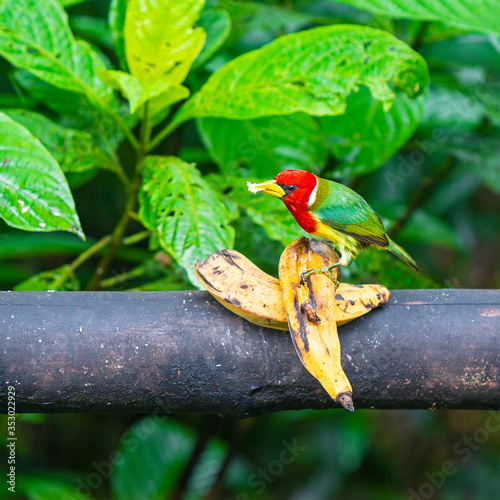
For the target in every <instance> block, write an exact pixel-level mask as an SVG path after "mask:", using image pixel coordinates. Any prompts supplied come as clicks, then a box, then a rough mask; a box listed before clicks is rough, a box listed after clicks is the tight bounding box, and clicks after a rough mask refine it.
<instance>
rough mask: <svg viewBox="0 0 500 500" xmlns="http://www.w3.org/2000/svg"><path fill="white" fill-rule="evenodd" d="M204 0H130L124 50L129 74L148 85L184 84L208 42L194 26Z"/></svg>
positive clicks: (126, 18)
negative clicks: (159, 0) (192, 65)
mask: <svg viewBox="0 0 500 500" xmlns="http://www.w3.org/2000/svg"><path fill="white" fill-rule="evenodd" d="M204 3H205V0H185V1H183V2H180V1H179V0H163V1H161V2H158V1H157V0H130V1H129V3H128V6H127V13H126V17H125V29H124V33H125V51H126V55H127V63H128V67H129V69H130V73H131V74H132V75H133V76H135V77H136V78H137V79H138V80H139V81H140V82H141V83H143V84H145V86H152V85H161V84H164V83H177V84H178V83H182V81H183V80H184V78H186V75H187V74H188V72H189V69H190V68H191V64H192V63H193V61H194V60H195V59H196V57H197V56H198V54H199V53H200V51H201V49H202V47H203V44H204V43H205V31H204V30H203V29H202V28H193V24H194V23H195V22H196V21H197V20H198V17H199V16H200V12H201V9H202V8H203V5H204Z"/></svg>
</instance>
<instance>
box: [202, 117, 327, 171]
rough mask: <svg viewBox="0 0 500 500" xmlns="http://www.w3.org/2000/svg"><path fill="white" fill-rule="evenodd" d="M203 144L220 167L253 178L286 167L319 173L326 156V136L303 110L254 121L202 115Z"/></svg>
mask: <svg viewBox="0 0 500 500" xmlns="http://www.w3.org/2000/svg"><path fill="white" fill-rule="evenodd" d="M198 129H199V131H200V134H201V138H202V140H203V143H204V144H205V146H206V147H207V148H208V150H209V151H210V154H211V156H212V158H213V159H214V161H215V162H216V163H217V164H218V165H219V167H220V168H221V170H222V171H223V172H224V173H226V174H229V175H238V174H239V171H240V167H245V168H246V169H247V170H248V172H249V174H248V175H250V176H252V177H262V178H265V177H275V176H276V175H277V173H278V172H280V171H281V170H284V169H285V168H298V169H306V170H312V171H316V172H318V173H319V170H320V169H321V168H322V167H323V166H324V164H325V162H326V158H327V154H328V152H327V148H326V137H325V134H324V133H323V131H322V130H321V127H320V126H319V125H318V122H317V121H316V120H315V119H314V118H312V117H310V116H308V115H304V114H302V113H296V114H293V115H288V116H271V117H268V116H265V117H263V118H256V119H254V120H228V119H225V118H201V119H199V120H198Z"/></svg>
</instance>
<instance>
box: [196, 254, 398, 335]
mask: <svg viewBox="0 0 500 500" xmlns="http://www.w3.org/2000/svg"><path fill="white" fill-rule="evenodd" d="M195 273H196V275H197V276H198V279H199V280H200V282H201V284H202V285H203V286H204V287H205V288H206V289H207V290H208V291H209V292H210V293H211V294H212V295H213V297H214V298H215V299H217V300H218V301H219V302H220V303H221V304H222V305H223V306H225V307H227V308H228V309H229V310H230V311H232V312H233V313H235V314H238V315H239V316H241V317H243V318H245V319H246V320H248V321H250V322H251V323H255V324H256V325H259V326H265V327H267V328H274V329H275V330H288V321H287V315H286V310H285V306H284V304H283V295H282V293H281V286H280V281H279V280H278V279H276V278H274V277H273V276H270V275H269V274H267V273H265V272H264V271H262V270H261V269H259V268H258V267H257V266H256V265H255V264H254V263H253V262H251V261H250V260H248V259H247V258H246V257H245V256H243V255H242V254H240V253H239V252H237V251H236V250H220V251H218V252H215V253H214V254H212V255H210V256H209V257H208V258H207V259H206V260H204V261H199V262H197V263H196V266H195ZM389 298H390V292H389V290H387V288H386V287H385V286H382V285H351V284H349V283H341V284H340V286H339V287H338V289H337V290H336V293H335V301H334V311H335V319H336V322H337V326H340V325H344V324H345V323H348V322H349V321H352V320H353V319H356V318H359V317H360V316H362V315H363V314H366V313H367V312H370V311H371V310H372V309H374V308H375V307H378V306H380V305H383V304H387V302H388V301H389Z"/></svg>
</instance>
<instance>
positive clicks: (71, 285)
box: [14, 266, 80, 292]
mask: <svg viewBox="0 0 500 500" xmlns="http://www.w3.org/2000/svg"><path fill="white" fill-rule="evenodd" d="M14 290H16V291H17V292H44V291H47V290H53V291H56V292H63V291H68V292H74V291H78V290H80V282H79V281H78V278H77V277H76V276H75V274H74V272H73V270H72V269H71V267H70V266H62V267H59V268H57V269H52V270H50V271H44V272H43V273H39V274H35V275H34V276H31V277H30V278H28V279H27V280H25V281H23V282H22V283H19V284H18V285H16V286H15V287H14Z"/></svg>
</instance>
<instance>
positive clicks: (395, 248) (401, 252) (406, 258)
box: [386, 238, 422, 272]
mask: <svg viewBox="0 0 500 500" xmlns="http://www.w3.org/2000/svg"><path fill="white" fill-rule="evenodd" d="M387 239H388V240H389V245H388V246H387V247H386V248H387V250H389V252H391V253H393V254H394V255H395V256H396V257H399V258H400V259H401V260H402V261H403V262H405V263H406V264H408V265H409V266H411V267H413V269H415V271H419V272H420V271H421V270H422V269H421V268H420V266H419V265H418V264H417V263H416V262H415V259H413V258H412V257H411V255H410V254H409V253H408V252H407V251H406V250H405V249H404V248H401V247H400V246H399V245H398V244H397V243H395V242H394V241H392V240H391V239H390V238H387Z"/></svg>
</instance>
